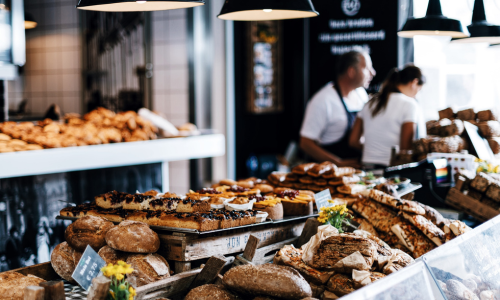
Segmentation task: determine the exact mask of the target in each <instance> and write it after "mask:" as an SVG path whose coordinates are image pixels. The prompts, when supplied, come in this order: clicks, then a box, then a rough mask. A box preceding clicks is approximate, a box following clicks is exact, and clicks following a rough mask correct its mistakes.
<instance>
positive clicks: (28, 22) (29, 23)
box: [24, 13, 38, 29]
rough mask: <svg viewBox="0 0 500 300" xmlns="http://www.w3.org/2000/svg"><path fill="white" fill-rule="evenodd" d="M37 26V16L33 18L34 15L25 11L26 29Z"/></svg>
mask: <svg viewBox="0 0 500 300" xmlns="http://www.w3.org/2000/svg"><path fill="white" fill-rule="evenodd" d="M36 26H38V23H37V22H36V21H35V18H33V15H31V14H30V13H25V14H24V29H33V28H35V27H36Z"/></svg>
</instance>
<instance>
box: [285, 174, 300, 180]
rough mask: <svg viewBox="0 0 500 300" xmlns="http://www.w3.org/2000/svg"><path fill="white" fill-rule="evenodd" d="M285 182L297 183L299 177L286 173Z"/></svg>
mask: <svg viewBox="0 0 500 300" xmlns="http://www.w3.org/2000/svg"><path fill="white" fill-rule="evenodd" d="M285 181H286V182H296V181H299V175H297V174H294V173H288V174H286V176H285Z"/></svg>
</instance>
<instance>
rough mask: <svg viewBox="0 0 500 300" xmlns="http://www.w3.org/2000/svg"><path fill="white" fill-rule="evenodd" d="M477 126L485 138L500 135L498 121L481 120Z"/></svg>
mask: <svg viewBox="0 0 500 300" xmlns="http://www.w3.org/2000/svg"><path fill="white" fill-rule="evenodd" d="M477 127H478V128H479V132H480V133H481V135H482V136H483V137H485V138H490V137H500V122H498V121H487V122H480V123H478V124H477Z"/></svg>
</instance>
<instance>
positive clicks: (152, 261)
mask: <svg viewBox="0 0 500 300" xmlns="http://www.w3.org/2000/svg"><path fill="white" fill-rule="evenodd" d="M127 263H128V264H130V265H131V268H132V269H134V271H133V272H132V273H131V274H128V275H127V281H128V282H129V283H130V284H131V285H132V286H135V287H140V286H143V285H146V284H149V283H152V282H155V281H158V280H162V279H165V278H168V277H170V266H169V265H168V262H167V261H166V260H165V258H163V256H160V255H158V254H132V255H130V256H129V257H128V258H127Z"/></svg>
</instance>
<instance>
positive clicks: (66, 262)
mask: <svg viewBox="0 0 500 300" xmlns="http://www.w3.org/2000/svg"><path fill="white" fill-rule="evenodd" d="M65 238H66V242H63V243H61V244H59V245H57V246H56V248H55V249H54V251H53V252H52V254H51V264H52V267H53V268H54V270H55V271H56V273H57V274H58V275H59V276H61V277H62V278H63V279H65V280H67V281H69V282H73V283H74V282H75V281H74V280H73V278H72V277H71V276H72V274H73V272H74V270H75V268H76V266H77V265H78V262H79V261H80V259H81V258H82V254H83V252H84V251H85V249H86V248H87V246H90V247H91V248H92V249H94V250H95V251H96V252H98V254H99V255H100V256H101V257H102V259H103V260H104V261H105V262H106V264H116V263H117V262H118V261H120V260H121V261H124V262H127V263H128V264H130V265H131V266H132V268H133V269H134V271H133V273H131V274H128V275H127V280H128V281H129V282H130V283H131V284H132V285H134V286H141V285H145V284H148V283H151V282H155V281H158V280H160V279H164V278H167V277H169V276H170V273H171V271H170V267H169V265H168V263H167V261H166V260H165V259H164V258H163V257H162V256H160V255H158V254H156V251H158V249H159V248H160V239H159V237H158V235H157V234H156V233H155V232H154V231H152V230H151V229H150V228H149V226H148V225H147V224H145V223H142V222H136V221H124V222H122V223H120V224H119V225H117V226H115V225H113V223H111V222H109V221H107V220H105V219H103V218H101V217H96V216H90V215H89V216H84V217H82V218H81V219H78V220H77V221H75V222H74V223H72V224H71V225H69V226H68V228H67V229H66V232H65Z"/></svg>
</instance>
